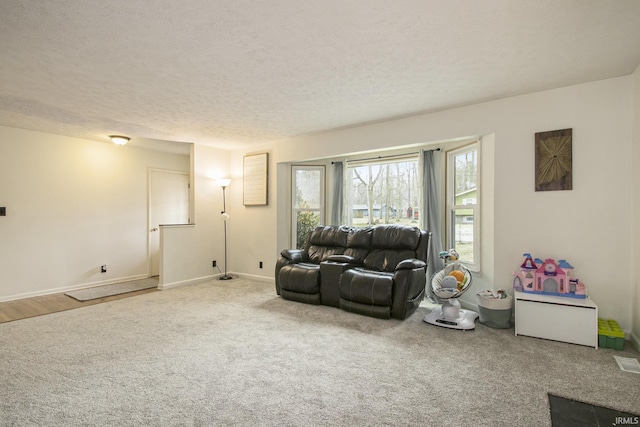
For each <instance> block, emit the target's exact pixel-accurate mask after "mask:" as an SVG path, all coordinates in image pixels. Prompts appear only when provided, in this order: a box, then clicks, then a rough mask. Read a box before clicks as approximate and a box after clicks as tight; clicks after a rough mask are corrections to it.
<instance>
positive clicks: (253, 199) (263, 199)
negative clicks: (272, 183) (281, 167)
mask: <svg viewBox="0 0 640 427" xmlns="http://www.w3.org/2000/svg"><path fill="white" fill-rule="evenodd" d="M268 167H269V154H268V153H260V154H248V155H246V156H244V159H243V175H242V177H243V180H242V183H243V187H242V203H243V204H244V205H245V206H264V205H267V204H268V200H267V194H268V188H267V181H268V173H269V170H268Z"/></svg>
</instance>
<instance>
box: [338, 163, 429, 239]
mask: <svg viewBox="0 0 640 427" xmlns="http://www.w3.org/2000/svg"><path fill="white" fill-rule="evenodd" d="M408 162H415V164H416V173H417V176H416V194H417V197H418V200H417V202H416V206H411V208H412V212H414V211H413V209H418V213H417V215H418V219H417V220H415V222H416V223H417V224H420V223H421V222H422V213H421V212H420V211H421V210H422V209H421V195H420V190H421V179H422V178H421V176H420V170H419V167H420V153H419V152H410V153H400V154H394V155H389V156H380V157H376V158H369V159H353V160H347V161H346V162H345V167H344V184H345V192H344V196H343V206H344V212H343V219H345V220H346V221H345V223H346V224H347V225H353V222H354V220H353V217H354V215H353V211H354V204H353V203H352V197H351V196H352V194H351V193H350V192H351V191H352V190H353V187H352V186H351V185H350V182H349V178H352V176H351V173H352V172H351V169H354V168H358V167H362V166H378V167H383V166H385V165H390V164H394V163H408ZM382 207H383V204H380V210H381V212H380V215H382ZM386 209H389V207H386ZM367 215H368V213H367ZM403 215H406V211H404V209H403V208H402V207H400V208H397V209H396V212H395V216H394V218H395V219H399V218H401V217H402V216H403ZM414 218H415V216H413V215H412V217H411V220H414ZM393 223H397V221H393ZM380 224H383V222H380ZM353 226H354V227H366V226H367V225H353Z"/></svg>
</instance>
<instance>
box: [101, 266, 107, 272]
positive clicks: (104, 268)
mask: <svg viewBox="0 0 640 427" xmlns="http://www.w3.org/2000/svg"><path fill="white" fill-rule="evenodd" d="M106 272H107V264H104V265H102V266H101V267H100V273H106Z"/></svg>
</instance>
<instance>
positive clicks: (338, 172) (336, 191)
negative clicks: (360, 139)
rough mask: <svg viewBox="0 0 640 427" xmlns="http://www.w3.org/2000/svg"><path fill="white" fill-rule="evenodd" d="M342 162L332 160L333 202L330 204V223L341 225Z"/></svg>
mask: <svg viewBox="0 0 640 427" xmlns="http://www.w3.org/2000/svg"><path fill="white" fill-rule="evenodd" d="M342 176H343V173H342V162H333V203H332V205H331V218H330V221H331V224H330V225H342V203H343V196H342V188H343V185H342V179H343V178H342Z"/></svg>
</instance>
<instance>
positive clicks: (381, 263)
mask: <svg viewBox="0 0 640 427" xmlns="http://www.w3.org/2000/svg"><path fill="white" fill-rule="evenodd" d="M415 256H416V253H415V252H414V251H410V250H388V249H373V250H371V252H369V254H368V255H367V257H366V258H365V259H364V267H365V268H368V269H369V270H373V271H387V272H393V271H394V270H395V268H396V266H397V265H398V264H399V263H400V262H401V261H404V260H405V259H409V258H414V257H415Z"/></svg>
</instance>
